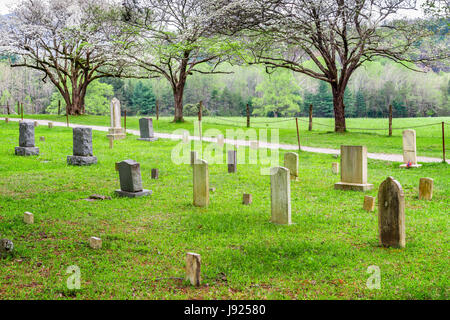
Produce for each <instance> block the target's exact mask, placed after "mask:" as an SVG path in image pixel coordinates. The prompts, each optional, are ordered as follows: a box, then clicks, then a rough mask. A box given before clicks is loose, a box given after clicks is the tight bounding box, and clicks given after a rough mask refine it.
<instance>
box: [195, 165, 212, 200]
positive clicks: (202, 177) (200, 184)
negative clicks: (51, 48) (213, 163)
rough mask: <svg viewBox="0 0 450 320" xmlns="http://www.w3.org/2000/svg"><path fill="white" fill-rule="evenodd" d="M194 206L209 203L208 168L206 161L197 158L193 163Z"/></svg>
mask: <svg viewBox="0 0 450 320" xmlns="http://www.w3.org/2000/svg"><path fill="white" fill-rule="evenodd" d="M193 176H194V206H196V207H207V206H208V205H209V170H208V162H206V161H205V160H202V159H197V160H196V161H195V163H194V172H193Z"/></svg>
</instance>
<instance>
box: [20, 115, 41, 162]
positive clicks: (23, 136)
mask: <svg viewBox="0 0 450 320" xmlns="http://www.w3.org/2000/svg"><path fill="white" fill-rule="evenodd" d="M15 153H16V155H17V156H37V155H39V148H37V147H35V146H34V123H33V122H25V121H22V122H20V124H19V146H18V147H16V148H15Z"/></svg>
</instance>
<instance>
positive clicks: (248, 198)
mask: <svg viewBox="0 0 450 320" xmlns="http://www.w3.org/2000/svg"><path fill="white" fill-rule="evenodd" d="M242 203H243V204H245V205H249V204H251V203H252V195H251V194H249V193H244V195H243V197H242Z"/></svg>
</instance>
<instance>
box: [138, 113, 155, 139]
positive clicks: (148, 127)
mask: <svg viewBox="0 0 450 320" xmlns="http://www.w3.org/2000/svg"><path fill="white" fill-rule="evenodd" d="M139 131H140V134H141V137H140V138H139V139H138V140H143V141H156V140H158V138H156V137H155V132H154V131H153V120H152V118H141V119H139Z"/></svg>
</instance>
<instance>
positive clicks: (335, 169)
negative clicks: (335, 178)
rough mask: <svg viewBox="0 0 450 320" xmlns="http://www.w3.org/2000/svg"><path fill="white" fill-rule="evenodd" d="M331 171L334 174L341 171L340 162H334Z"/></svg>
mask: <svg viewBox="0 0 450 320" xmlns="http://www.w3.org/2000/svg"><path fill="white" fill-rule="evenodd" d="M331 172H333V174H338V173H339V162H333V163H332V164H331Z"/></svg>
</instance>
